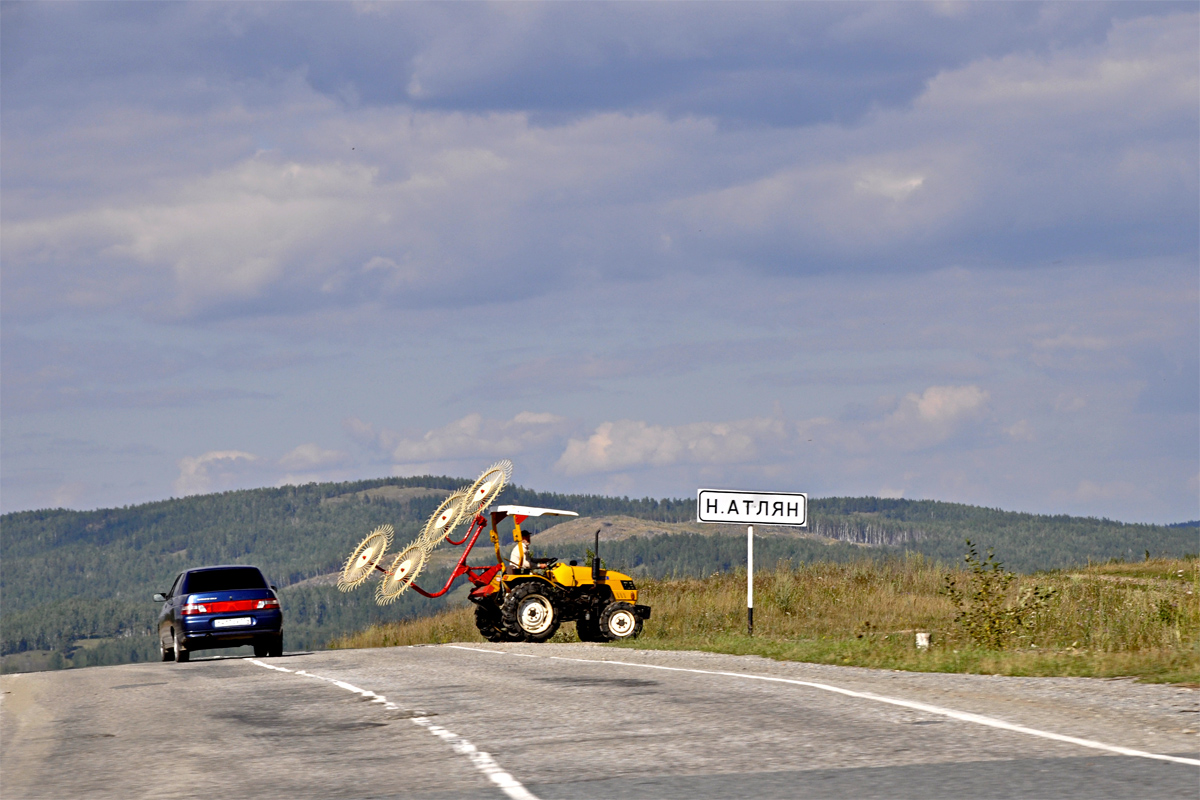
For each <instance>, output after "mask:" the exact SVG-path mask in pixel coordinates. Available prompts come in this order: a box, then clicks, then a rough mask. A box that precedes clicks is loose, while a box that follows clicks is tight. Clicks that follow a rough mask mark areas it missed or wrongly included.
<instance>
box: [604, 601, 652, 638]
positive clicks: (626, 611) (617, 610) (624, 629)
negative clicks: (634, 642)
mask: <svg viewBox="0 0 1200 800" xmlns="http://www.w3.org/2000/svg"><path fill="white" fill-rule="evenodd" d="M641 632H642V620H641V618H640V617H638V615H637V614H635V613H634V611H633V606H632V605H630V604H629V603H625V602H622V601H620V600H618V601H617V602H615V603H609V604H608V605H607V606H605V607H604V611H602V612H601V613H600V633H601V635H603V636H604V637H605V638H606V639H608V640H609V641H612V642H619V641H621V640H623V639H636V638H637V637H638V635H639V634H640V633H641Z"/></svg>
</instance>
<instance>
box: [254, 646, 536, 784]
mask: <svg viewBox="0 0 1200 800" xmlns="http://www.w3.org/2000/svg"><path fill="white" fill-rule="evenodd" d="M487 652H495V651H487ZM244 660H245V661H249V662H250V663H251V664H256V665H258V666H260V667H264V668H266V669H270V670H275V671H276V672H288V673H291V674H292V675H300V676H302V677H305V678H316V679H317V680H319V681H325V682H326V683H332V684H333V685H334V686H337V687H338V688H340V689H345V690H346V691H348V692H354V693H355V694H357V695H361V696H362V697H363V699H365V700H370V701H371V702H372V703H380V704H382V705H383V707H384V708H386V709H388V710H389V711H400V710H401V708H400V706H398V705H396V704H395V703H393V702H391V701H390V700H388V699H387V698H386V697H384V696H383V695H381V694H375V692H372V691H371V690H370V689H360V688H359V687H357V686H355V685H354V684H352V683H346V682H345V681H339V680H337V679H335V678H326V677H325V676H324V675H317V674H316V673H313V672H306V671H305V670H302V669H288V668H287V667H277V666H275V665H274V664H267V663H266V662H263V661H259V660H258V659H257V658H247V659H244ZM410 719H411V720H412V722H413V724H414V725H419V726H421V727H422V728H424V729H425V730H427V731H429V732H430V733H431V734H433V735H434V736H436V737H438V738H439V739H441V740H442V741H444V742H446V744H448V745H450V747H451V748H453V749H454V752H456V753H458V754H459V755H463V756H466V757H467V758H468V759H470V760H471V763H472V764H473V765H474V766H475V769H477V770H479V771H480V772H482V773H483V774H484V775H486V776H487V777H488V778H489V779H490V780H491V782H492V783H494V784H496V785H497V786H499V787H500V789H501V791H503V792H504V793H505V794H506V795H508V796H509V797H511V798H512V799H513V800H538V797H537V795H535V794H533V793H532V792H530V791H529V790H528V789H526V788H525V786H524V785H523V784H522V783H521V782H520V781H518V780H517V779H516V778H514V777H513V776H512V775H510V774H509V773H507V772H505V771H504V770H503V769H501V768H500V765H499V764H497V763H496V759H494V758H492V755H491V754H490V753H485V752H484V751H482V750H480V749H479V748H478V747H476V746H475V745H473V744H471V743H470V742H468V741H467V740H466V739H464V738H463V737H461V736H459V735H458V734H457V733H454V732H452V731H448V730H446V729H445V728H443V727H441V726H440V725H434V724H433V722H432V720H430V719H429V717H410Z"/></svg>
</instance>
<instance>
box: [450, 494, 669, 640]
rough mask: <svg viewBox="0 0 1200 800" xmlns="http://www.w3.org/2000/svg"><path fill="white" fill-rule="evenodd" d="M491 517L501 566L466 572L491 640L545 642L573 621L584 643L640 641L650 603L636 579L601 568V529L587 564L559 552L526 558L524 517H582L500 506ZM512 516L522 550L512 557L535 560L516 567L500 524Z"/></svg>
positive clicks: (479, 620) (478, 619)
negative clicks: (503, 545) (642, 598)
mask: <svg viewBox="0 0 1200 800" xmlns="http://www.w3.org/2000/svg"><path fill="white" fill-rule="evenodd" d="M489 516H490V517H491V531H490V535H491V540H492V545H493V547H494V548H495V550H496V561H497V566H498V569H497V568H489V569H488V570H487V572H485V573H483V574H477V575H472V574H471V573H469V572H468V573H466V574H467V576H468V578H469V579H470V580H471V582H472V583H475V584H476V588H475V589H474V590H473V591H472V592H471V594H470V599H471V602H473V603H474V604H475V625H476V627H478V628H479V632H480V633H481V634H482V635H483V637H484V638H485V639H487V640H488V641H490V642H519V641H525V642H544V641H546V640H547V639H549V638H550V637H551V636H553V635H554V634H555V632H557V631H558V628H559V626H560V625H561V624H562V623H564V622H572V621H573V622H574V623H575V630H576V632H577V633H578V634H579V639H580V640H581V641H584V642H611V641H618V640H621V639H633V638H636V637H637V636H638V634H640V633H641V632H642V622H643V621H644V620H646V619H649V618H650V607H649V606H644V605H638V604H637V596H638V590H637V587H636V586H635V585H634V582H633V579H632V578H630V577H629V576H628V575H625V574H623V573H620V572H614V571H613V570H606V569H604V568H603V567H602V566H601V562H600V555H599V547H600V532H599V531H597V532H596V548H595V549H594V550H593V551H592V552H593V556H592V563H591V564H589V565H587V566H579V565H578V563H577V562H575V561H571V562H570V563H567V564H563V563H560V562H559V561H558V559H555V558H535V559H526V558H525V557H524V556H525V553H524V543H523V542H522V540H521V523H522V522H524V521H525V520H526V519H528V518H529V517H545V516H560V517H574V516H578V515H577V514H576V513H575V512H573V511H558V510H556V509H552V508H533V507H530V506H497V507H496V508H495V509H493V510H492V511H491V513H490V514H489ZM507 517H512V519H513V532H512V537H513V544H514V546H515V547H517V548H520V550H519V552H518V557H517V558H514V559H512V561H515V562H517V563H528V564H529V566H528V567H527V568H523V569H522V568H513V567H512V566H511V565H510V564H508V563H506V562H505V560H504V555H503V553H502V552H501V550H500V534H499V533H497V531H496V526H497V525H499V524H500V522H501V521H502V520H504V519H505V518H507ZM493 569H494V570H495V571H494V572H493ZM488 573H492V574H488ZM484 578H486V579H487V580H486V581H485V580H483V579H484Z"/></svg>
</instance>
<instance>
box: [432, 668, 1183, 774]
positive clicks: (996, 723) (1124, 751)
mask: <svg viewBox="0 0 1200 800" xmlns="http://www.w3.org/2000/svg"><path fill="white" fill-rule="evenodd" d="M442 646H443V647H453V648H455V649H458V650H475V651H476V652H480V653H501V654H506V655H518V654H517V653H505V651H503V650H485V649H483V648H479V647H461V646H459V645H453V644H447V645H442ZM519 655H528V654H526V653H520V654H519ZM536 658H549V659H552V660H555V661H578V662H580V663H584V664H616V665H619V666H622V667H640V668H641V669H659V670H666V671H669V672H692V673H695V674H697V675H723V676H725V677H729V678H743V679H745V680H751V681H770V682H772V683H790V684H792V685H794V686H807V687H809V688H811V689H820V690H822V691H826V692H834V693H836V694H841V695H845V696H846V697H857V698H860V699H863V700H874V701H875V702H877V703H887V704H889V705H893V706H901V707H903V708H911V709H914V710H917V711H924V712H926V713H928V714H938V715H940V716H943V717H950V718H951V719H957V720H961V721H962V722H973V723H975V724H976V725H986V726H987V727H989V728H999V729H1000V730H1005V731H1013V732H1014V733H1024V734H1027V735H1029V736H1039V737H1041V738H1043V739H1052V740H1054V741H1056V742H1067V743H1068V744H1074V745H1079V746H1080V747H1090V748H1092V749H1093V750H1107V751H1108V752H1110V753H1119V754H1120V755H1123V756H1136V757H1138V758H1153V759H1156V760H1158V761H1174V762H1176V763H1178V764H1192V765H1195V766H1200V759H1195V758H1182V757H1180V756H1168V755H1163V754H1161V753H1148V752H1146V751H1145V750H1134V749H1133V748H1130V747H1121V746H1120V745H1115V744H1105V743H1104V742H1097V741H1095V740H1094V739H1080V738H1078V737H1075V736H1064V735H1063V734H1061V733H1051V732H1050V731H1042V730H1038V729H1037V728H1028V727H1026V726H1024V725H1014V724H1013V723H1011V722H1005V721H1004V720H1002V719H996V718H995V717H985V716H983V715H982V714H971V713H968V712H966V711H955V710H954V709H952V708H942V707H941V706H932V705H929V704H928V703H920V702H917V701H915V700H901V699H898V698H895V697H885V696H884V695H880V694H872V693H871V692H856V691H854V690H852V689H843V688H841V687H840V686H831V685H829V684H827V683H814V682H812V681H798V680H793V679H791V678H776V677H773V676H770V675H751V674H748V673H742V672H718V671H715V670H707V669H689V668H687V667H664V666H660V665H658V664H638V663H635V662H632V661H610V660H607V659H592V658H568V657H566V656H536Z"/></svg>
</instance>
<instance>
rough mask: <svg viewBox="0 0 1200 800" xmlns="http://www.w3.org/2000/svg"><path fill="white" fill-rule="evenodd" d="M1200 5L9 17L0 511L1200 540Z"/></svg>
mask: <svg viewBox="0 0 1200 800" xmlns="http://www.w3.org/2000/svg"><path fill="white" fill-rule="evenodd" d="M1198 158H1200V17H1198V12H1197V7H1196V5H1195V3H1183V4H1176V3H1159V2H1136V3H1130V4H1105V3H1098V2H1069V3H1048V4H1040V3H1032V2H1029V3H988V2H971V3H956V2H949V3H941V2H939V3H928V4H921V3H895V2H889V3H883V4H872V3H830V4H826V3H817V2H808V3H763V4H759V3H754V2H739V3H732V2H730V3H705V2H695V3H661V4H660V3H649V2H647V3H587V2H579V3H500V4H478V3H320V2H306V3H294V4H293V3H286V2H279V3H266V4H254V3H154V2H144V3H132V2H120V3H105V2H88V3H78V4H77V3H13V2H4V3H2V4H0V509H2V510H3V511H4V512H6V513H7V512H12V511H20V510H29V509H39V508H48V507H66V508H76V509H91V508H101V507H113V506H124V505H130V504H137V503H144V502H149V501H155V500H161V499H165V498H168V497H180V496H185V495H191V494H197V493H206V492H217V491H226V490H230V489H242V488H252V487H259V486H279V485H284V484H289V483H291V484H296V483H308V482H310V481H334V480H354V479H363V478H379V477H385V476H408V475H419V474H426V473H433V474H449V475H455V476H461V477H463V478H468V479H469V478H472V477H474V476H475V475H476V474H478V473H479V472H480V471H482V470H483V469H484V468H485V467H487V466H488V465H489V464H491V463H492V462H494V461H496V460H498V459H501V458H508V459H511V460H512V461H513V463H514V465H515V466H514V472H513V480H514V481H515V482H516V483H518V484H520V485H522V486H526V487H529V488H534V489H538V490H543V491H560V492H579V493H602V494H613V495H628V496H633V497H644V496H652V497H691V496H694V494H695V492H696V490H697V489H698V488H701V487H704V488H726V489H742V490H751V491H753V490H759V491H796V492H808V493H809V494H810V496H812V497H823V496H833V495H840V496H847V495H849V496H861V495H875V496H883V497H904V498H920V499H934V500H944V501H952V502H961V503H970V504H976V505H982V506H987V507H994V508H1003V509H1008V510H1014V511H1028V512H1036V513H1053V514H1058V513H1066V514H1076V515H1086V516H1097V517H1108V518H1112V519H1119V520H1123V521H1128V522H1160V523H1161V522H1176V521H1183V520H1191V519H1196V518H1200V187H1198V175H1200V169H1198V164H1197V161H1198Z"/></svg>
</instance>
